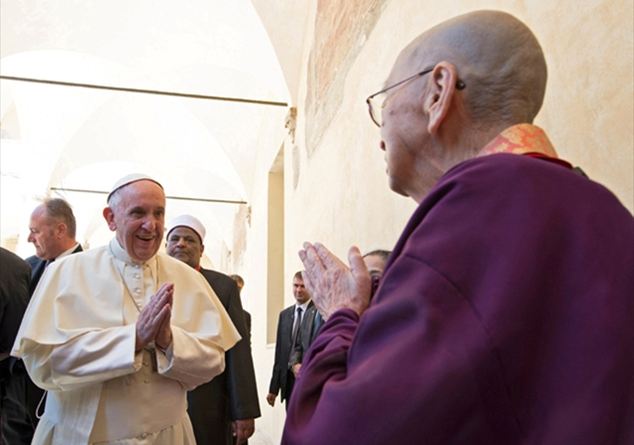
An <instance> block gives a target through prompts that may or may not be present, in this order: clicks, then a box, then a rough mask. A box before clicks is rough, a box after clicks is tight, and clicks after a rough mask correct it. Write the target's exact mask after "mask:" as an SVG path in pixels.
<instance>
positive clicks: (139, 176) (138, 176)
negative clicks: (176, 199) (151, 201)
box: [106, 173, 163, 202]
mask: <svg viewBox="0 0 634 445" xmlns="http://www.w3.org/2000/svg"><path fill="white" fill-rule="evenodd" d="M143 180H147V181H152V182H154V183H155V184H157V185H158V186H159V187H161V188H163V186H162V185H161V183H160V182H158V181H157V180H156V179H153V178H150V177H149V176H148V175H145V174H143V173H131V174H129V175H125V176H124V177H123V178H121V179H119V180H118V181H117V182H115V183H114V185H113V186H112V190H110V193H109V194H108V198H107V199H106V202H109V201H110V197H111V196H112V194H113V193H114V192H116V191H117V190H119V189H120V188H122V187H125V186H126V185H128V184H132V183H133V182H137V181H143Z"/></svg>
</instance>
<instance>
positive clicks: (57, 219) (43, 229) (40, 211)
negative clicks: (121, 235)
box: [26, 198, 82, 295]
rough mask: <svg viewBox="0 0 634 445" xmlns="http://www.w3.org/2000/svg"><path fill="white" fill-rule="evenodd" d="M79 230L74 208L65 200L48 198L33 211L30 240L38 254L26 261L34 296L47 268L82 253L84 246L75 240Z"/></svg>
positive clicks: (31, 290) (31, 293)
mask: <svg viewBox="0 0 634 445" xmlns="http://www.w3.org/2000/svg"><path fill="white" fill-rule="evenodd" d="M76 229H77V224H76V222H75V215H73V209H71V207H70V205H69V204H68V203H67V202H66V201H64V200H63V199H60V198H53V199H47V200H45V201H44V202H43V203H42V204H40V205H38V206H37V207H36V208H35V210H33V213H31V222H30V223H29V238H28V240H29V242H30V243H33V245H34V246H35V255H33V256H30V257H28V258H27V259H26V262H27V263H29V265H30V266H31V285H30V295H33V291H34V290H35V288H36V286H37V283H39V281H40V278H41V277H42V274H43V273H44V269H46V266H48V265H49V264H50V263H52V262H53V261H55V260H56V259H57V258H61V257H63V256H66V255H70V254H72V253H76V252H81V250H82V249H81V245H80V244H79V243H78V242H77V241H75V232H76Z"/></svg>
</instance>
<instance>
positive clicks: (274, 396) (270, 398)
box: [266, 392, 277, 406]
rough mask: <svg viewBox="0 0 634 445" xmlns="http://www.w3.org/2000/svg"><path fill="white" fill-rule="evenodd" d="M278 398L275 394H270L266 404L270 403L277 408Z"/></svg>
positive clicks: (267, 396)
mask: <svg viewBox="0 0 634 445" xmlns="http://www.w3.org/2000/svg"><path fill="white" fill-rule="evenodd" d="M276 398H277V396H276V395H275V394H273V393H272V392H270V393H268V394H267V395H266V403H268V404H269V405H271V406H275V399H276Z"/></svg>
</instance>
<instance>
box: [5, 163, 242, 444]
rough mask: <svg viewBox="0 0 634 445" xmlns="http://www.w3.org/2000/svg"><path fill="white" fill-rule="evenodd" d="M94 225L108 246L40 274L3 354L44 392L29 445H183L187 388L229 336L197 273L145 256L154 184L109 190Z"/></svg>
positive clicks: (133, 181) (214, 362)
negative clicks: (102, 227) (101, 221)
mask: <svg viewBox="0 0 634 445" xmlns="http://www.w3.org/2000/svg"><path fill="white" fill-rule="evenodd" d="M103 216H104V218H105V220H106V223H107V224H108V227H109V228H110V230H112V231H114V232H115V237H114V239H113V240H112V241H111V242H110V243H109V244H108V245H107V246H103V247H99V248H95V249H91V250H89V251H87V252H83V253H78V254H75V255H71V256H67V257H64V258H63V259H60V260H57V261H55V262H54V263H52V264H51V265H50V266H48V268H47V272H46V274H44V276H43V277H42V279H41V281H40V284H39V286H38V287H37V289H36V290H35V294H34V295H33V297H32V299H31V302H30V304H29V306H28V308H27V311H26V314H25V316H24V319H23V322H22V325H21V327H20V330H19V332H18V335H17V338H16V341H15V344H14V346H13V351H12V355H14V356H17V357H20V358H22V359H23V360H24V364H25V366H26V368H27V371H28V372H29V375H30V376H31V378H32V379H33V381H34V382H35V384H37V385H38V386H40V387H41V388H43V389H46V390H47V391H48V397H47V400H46V409H45V412H44V416H43V417H42V419H41V420H40V422H39V423H38V426H37V429H36V431H35V436H34V438H33V442H32V443H33V444H34V445H40V444H60V445H62V444H63V445H81V444H87V443H91V444H92V443H99V444H111V443H112V444H114V443H116V444H125V445H133V444H154V445H190V444H191V445H194V444H195V443H196V441H195V439H194V434H193V431H192V426H191V423H190V421H189V418H188V417H187V411H186V409H187V397H186V396H187V391H188V390H191V389H193V388H195V387H196V386H198V385H200V384H202V383H204V382H207V381H209V380H211V379H212V378H213V377H214V376H216V375H218V374H220V373H221V372H222V371H223V369H224V364H225V360H224V359H225V357H224V352H225V351H226V350H227V349H229V348H230V347H232V346H233V345H234V344H235V343H236V342H237V340H238V339H239V335H238V333H237V331H236V330H235V328H234V326H233V324H231V321H230V319H229V317H228V315H227V313H226V312H225V310H224V309H223V308H222V305H221V304H220V302H219V301H218V298H217V297H216V294H215V293H214V292H213V290H212V289H211V288H210V287H209V284H208V283H207V281H206V280H205V279H204V278H203V277H202V275H200V274H199V273H198V272H196V271H195V270H194V269H192V268H191V267H189V266H188V265H187V264H185V263H183V262H181V261H178V260H176V259H173V258H171V257H169V256H167V255H166V254H163V253H157V252H158V250H159V247H160V245H161V243H162V240H163V228H164V218H165V194H164V192H163V187H162V186H161V185H160V184H159V183H158V182H157V181H156V180H154V179H152V178H150V177H148V176H146V175H141V174H133V175H130V176H126V177H124V178H122V179H121V180H119V181H117V183H116V184H115V186H114V187H113V190H112V192H111V193H110V195H109V196H108V206H107V207H106V208H105V209H104V211H103Z"/></svg>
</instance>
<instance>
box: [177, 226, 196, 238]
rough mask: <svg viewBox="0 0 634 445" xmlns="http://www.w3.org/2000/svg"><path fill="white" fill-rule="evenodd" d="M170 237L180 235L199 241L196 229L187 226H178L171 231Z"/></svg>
mask: <svg viewBox="0 0 634 445" xmlns="http://www.w3.org/2000/svg"><path fill="white" fill-rule="evenodd" d="M170 235H178V236H192V237H194V238H195V239H196V240H198V234H197V233H196V231H195V230H194V229H192V228H191V227H187V226H177V227H174V228H173V229H172V230H170Z"/></svg>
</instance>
